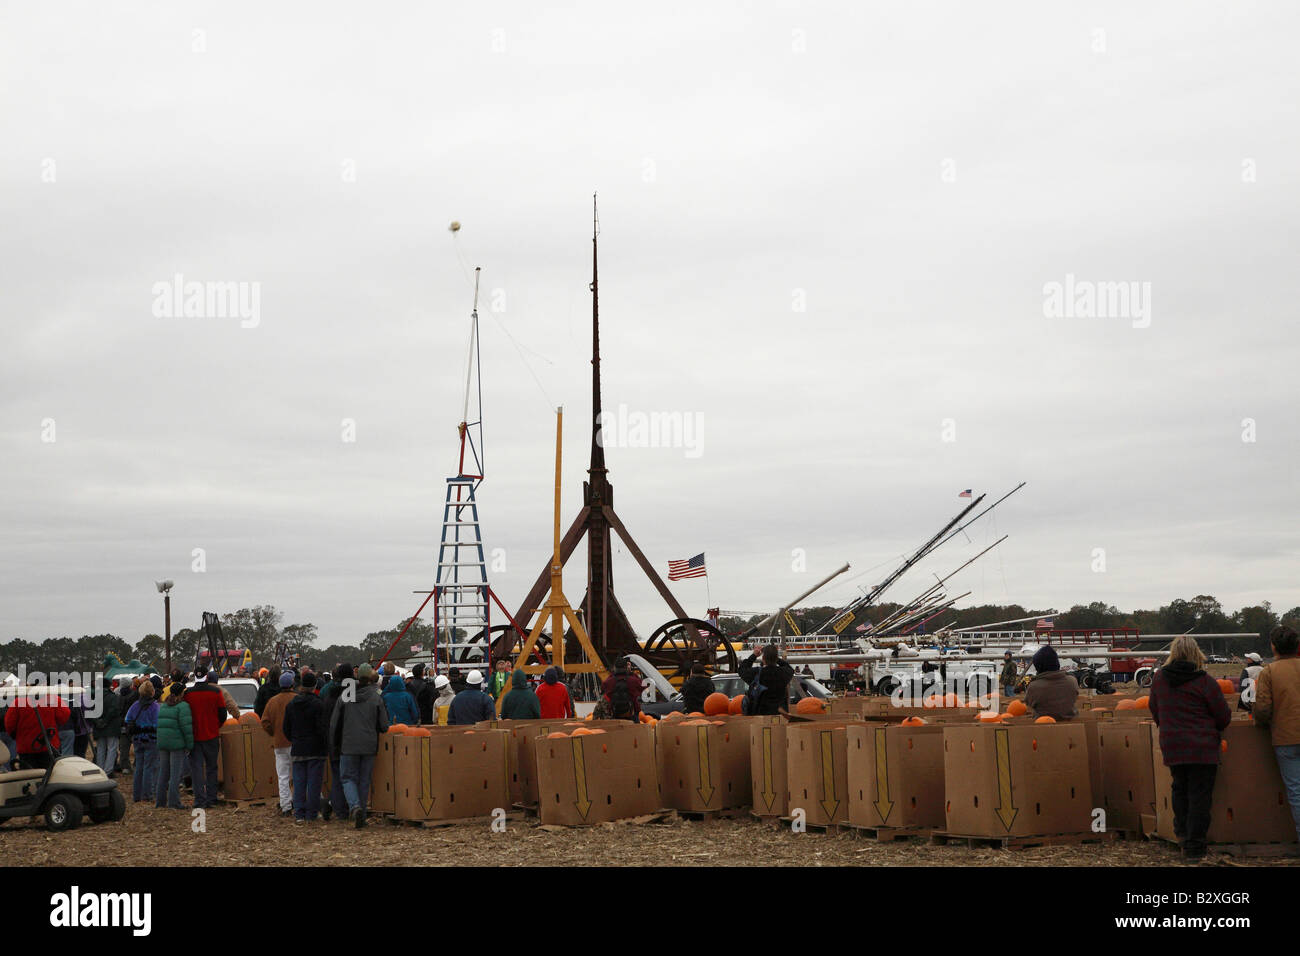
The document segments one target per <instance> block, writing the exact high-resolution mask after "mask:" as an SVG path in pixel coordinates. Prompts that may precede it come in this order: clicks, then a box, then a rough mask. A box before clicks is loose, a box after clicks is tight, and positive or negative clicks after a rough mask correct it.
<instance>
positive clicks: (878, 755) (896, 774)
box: [845, 723, 947, 830]
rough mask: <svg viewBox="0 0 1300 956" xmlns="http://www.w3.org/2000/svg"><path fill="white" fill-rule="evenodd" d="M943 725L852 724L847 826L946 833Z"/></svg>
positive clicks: (848, 733) (847, 733)
mask: <svg viewBox="0 0 1300 956" xmlns="http://www.w3.org/2000/svg"><path fill="white" fill-rule="evenodd" d="M945 726H946V725H944V724H931V725H928V726H925V727H899V726H896V725H890V724H884V723H868V724H849V725H848V726H847V728H846V730H845V741H846V746H847V763H846V770H847V779H848V794H849V798H848V804H849V805H848V822H849V823H852V824H854V825H856V826H863V827H922V828H927V829H934V830H942V829H943V828H944V827H945V826H946V824H947V821H946V818H945V815H944V799H945V792H944V760H943V735H944V729H945Z"/></svg>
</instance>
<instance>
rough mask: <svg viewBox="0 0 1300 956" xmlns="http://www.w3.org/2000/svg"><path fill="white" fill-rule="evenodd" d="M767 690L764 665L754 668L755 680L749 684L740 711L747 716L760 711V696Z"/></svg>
mask: <svg viewBox="0 0 1300 956" xmlns="http://www.w3.org/2000/svg"><path fill="white" fill-rule="evenodd" d="M766 692H767V687H766V686H765V685H764V684H763V668H762V665H759V666H758V667H755V668H754V681H753V683H751V684H750V685H749V690H747V691H745V697H744V699H743V700H742V701H741V702H740V712H741V713H742V714H744V715H745V716H747V717H752V716H754V715H755V714H757V713H758V701H759V698H761V697H762V696H763V694H765V693H766Z"/></svg>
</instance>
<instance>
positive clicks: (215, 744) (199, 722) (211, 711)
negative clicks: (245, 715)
mask: <svg viewBox="0 0 1300 956" xmlns="http://www.w3.org/2000/svg"><path fill="white" fill-rule="evenodd" d="M185 703H187V704H189V705H190V716H191V718H192V720H193V724H194V749H193V750H191V751H190V780H191V781H192V783H193V786H194V806H195V807H196V808H200V809H201V808H206V807H214V806H216V805H217V752H218V751H219V750H220V749H221V747H220V737H221V724H222V722H223V721H224V720H225V714H227V713H228V714H230V716H231V717H234V718H238V717H239V708H238V707H237V706H235V702H234V701H233V700H232V699H230V697H229V696H228V695H227V694H226V693H225V691H223V690H222V689H221V688H220V687H219V686H217V672H216V671H208V672H207V673H206V674H200V673H195V675H194V686H193V687H191V688H190V689H189V690H187V691H186V692H185ZM223 712H224V713H223Z"/></svg>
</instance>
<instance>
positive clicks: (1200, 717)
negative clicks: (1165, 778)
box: [1147, 634, 1232, 859]
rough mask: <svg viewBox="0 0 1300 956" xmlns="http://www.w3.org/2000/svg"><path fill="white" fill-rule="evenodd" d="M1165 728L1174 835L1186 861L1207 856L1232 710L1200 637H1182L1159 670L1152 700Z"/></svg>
mask: <svg viewBox="0 0 1300 956" xmlns="http://www.w3.org/2000/svg"><path fill="white" fill-rule="evenodd" d="M1147 703H1148V704H1149V705H1150V708H1151V719H1152V720H1154V721H1155V722H1156V726H1157V727H1159V728H1160V753H1161V755H1162V756H1163V758H1164V761H1165V766H1166V767H1168V768H1169V774H1170V776H1171V777H1173V786H1172V791H1171V795H1170V801H1169V802H1170V803H1171V804H1172V805H1173V810H1174V835H1175V836H1176V837H1178V842H1179V843H1181V844H1182V847H1183V856H1185V857H1188V858H1189V859H1199V858H1200V857H1203V856H1205V836H1206V834H1207V833H1208V832H1209V830H1210V800H1211V797H1212V796H1213V794H1214V778H1215V777H1216V776H1217V775H1218V772H1219V735H1220V733H1221V732H1222V731H1223V729H1224V728H1225V727H1227V726H1228V724H1229V723H1230V722H1231V721H1232V711H1230V710H1229V709H1228V702H1227V701H1226V700H1225V699H1224V697H1223V691H1222V690H1220V689H1219V682H1218V681H1216V680H1215V679H1214V678H1213V677H1211V676H1210V675H1209V674H1207V673H1206V672H1205V655H1204V654H1202V653H1201V648H1200V645H1198V644H1197V643H1196V638H1194V637H1192V636H1191V635H1190V634H1182V635H1179V636H1178V637H1176V638H1174V642H1173V644H1171V645H1170V647H1169V660H1167V661H1166V662H1165V666H1164V667H1162V668H1160V669H1159V670H1158V671H1156V674H1155V677H1154V679H1153V680H1152V681H1151V695H1150V697H1149V699H1148V701H1147Z"/></svg>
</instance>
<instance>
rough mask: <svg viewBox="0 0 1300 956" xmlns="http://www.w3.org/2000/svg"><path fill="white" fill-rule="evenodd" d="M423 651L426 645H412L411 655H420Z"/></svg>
mask: <svg viewBox="0 0 1300 956" xmlns="http://www.w3.org/2000/svg"><path fill="white" fill-rule="evenodd" d="M422 650H424V645H423V644H412V645H411V653H412V654H418V653H420V651H422Z"/></svg>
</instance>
